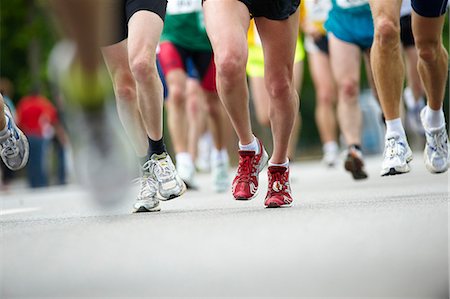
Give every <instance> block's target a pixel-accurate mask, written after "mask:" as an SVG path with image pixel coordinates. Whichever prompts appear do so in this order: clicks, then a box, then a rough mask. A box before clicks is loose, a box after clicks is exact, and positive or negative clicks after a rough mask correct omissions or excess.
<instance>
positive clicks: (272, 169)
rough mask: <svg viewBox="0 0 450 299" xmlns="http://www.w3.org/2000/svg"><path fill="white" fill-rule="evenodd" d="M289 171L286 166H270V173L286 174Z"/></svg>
mask: <svg viewBox="0 0 450 299" xmlns="http://www.w3.org/2000/svg"><path fill="white" fill-rule="evenodd" d="M287 170H288V169H287V167H284V166H269V171H270V172H271V173H274V172H281V173H284V172H286V171H287Z"/></svg>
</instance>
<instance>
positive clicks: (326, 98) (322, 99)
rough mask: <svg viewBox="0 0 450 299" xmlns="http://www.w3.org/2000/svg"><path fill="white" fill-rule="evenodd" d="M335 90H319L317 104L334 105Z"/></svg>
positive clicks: (323, 105) (322, 105)
mask: <svg viewBox="0 0 450 299" xmlns="http://www.w3.org/2000/svg"><path fill="white" fill-rule="evenodd" d="M333 97H334V95H333V92H332V91H331V90H330V91H328V90H319V91H318V92H317V106H321V107H330V106H332V105H333Z"/></svg>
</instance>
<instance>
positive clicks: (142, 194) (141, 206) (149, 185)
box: [133, 161, 161, 213]
mask: <svg viewBox="0 0 450 299" xmlns="http://www.w3.org/2000/svg"><path fill="white" fill-rule="evenodd" d="M142 168H143V169H142V170H143V175H142V177H140V178H139V183H140V190H139V194H138V196H137V201H136V203H135V204H134V210H133V212H134V213H141V212H158V211H161V207H160V206H159V200H158V199H157V198H156V194H157V193H158V182H157V181H156V179H155V177H154V176H153V175H152V174H151V173H150V172H149V170H150V161H147V162H146V163H145V164H144V165H143V166H142Z"/></svg>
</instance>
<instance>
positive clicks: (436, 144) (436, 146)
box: [427, 130, 448, 157]
mask: <svg viewBox="0 0 450 299" xmlns="http://www.w3.org/2000/svg"><path fill="white" fill-rule="evenodd" d="M427 135H428V136H429V137H430V138H427V139H428V143H429V146H430V148H431V149H432V150H433V151H434V152H435V154H436V155H437V156H438V157H447V155H448V148H446V147H445V146H444V144H445V143H446V142H447V136H446V134H445V132H444V131H443V130H442V131H439V132H438V133H436V134H427Z"/></svg>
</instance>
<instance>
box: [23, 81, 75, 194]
mask: <svg viewBox="0 0 450 299" xmlns="http://www.w3.org/2000/svg"><path fill="white" fill-rule="evenodd" d="M17 121H18V124H19V127H20V128H21V129H22V130H23V132H24V133H25V135H26V136H27V137H28V141H29V143H30V157H29V161H28V165H27V176H28V182H29V184H30V186H31V187H32V188H37V187H45V186H48V184H49V172H48V164H49V163H48V151H49V141H50V140H51V139H52V137H53V136H55V135H56V136H57V138H60V140H61V142H62V143H63V144H65V143H66V138H65V131H64V129H63V127H62V126H61V124H60V122H59V118H58V113H57V110H56V108H55V106H54V105H53V104H52V103H51V102H50V101H49V100H48V99H47V98H45V97H44V96H42V95H40V91H39V89H38V88H35V89H34V90H33V91H32V92H31V94H30V95H28V96H25V97H23V98H22V99H21V100H20V101H19V103H18V105H17Z"/></svg>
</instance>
